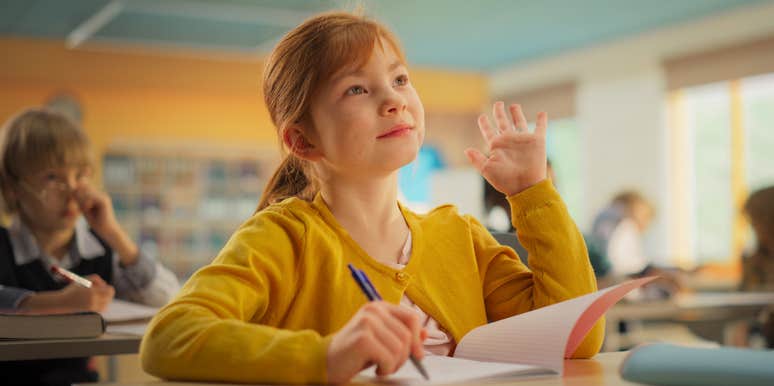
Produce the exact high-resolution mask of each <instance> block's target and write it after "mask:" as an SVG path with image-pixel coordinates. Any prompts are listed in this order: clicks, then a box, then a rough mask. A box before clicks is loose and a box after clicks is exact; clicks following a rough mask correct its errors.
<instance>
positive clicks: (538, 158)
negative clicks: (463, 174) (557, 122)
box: [465, 102, 547, 196]
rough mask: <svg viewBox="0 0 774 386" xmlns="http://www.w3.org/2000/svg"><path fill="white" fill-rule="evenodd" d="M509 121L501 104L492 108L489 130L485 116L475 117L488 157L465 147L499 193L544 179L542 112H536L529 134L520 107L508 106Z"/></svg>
mask: <svg viewBox="0 0 774 386" xmlns="http://www.w3.org/2000/svg"><path fill="white" fill-rule="evenodd" d="M509 109H510V112H511V119H508V117H507V115H506V113H505V106H504V104H503V102H497V103H495V105H494V118H495V122H496V123H497V125H496V127H492V125H491V124H490V123H489V119H488V118H487V116H486V115H481V116H480V117H479V118H478V127H479V129H481V134H482V135H483V136H484V140H485V141H486V144H487V147H488V150H489V152H488V153H489V155H488V156H486V155H484V154H482V153H481V152H480V151H479V150H477V149H473V148H469V149H467V150H465V154H466V155H467V156H468V158H469V159H470V162H471V163H472V164H473V166H475V167H476V169H478V171H479V172H480V173H481V175H483V176H484V178H486V180H487V181H489V183H490V184H491V185H492V186H493V187H494V188H495V189H497V190H498V191H500V192H501V193H503V194H505V195H507V196H510V195H514V194H516V193H519V192H521V191H523V190H525V189H527V188H529V187H530V186H532V185H535V184H537V183H538V182H540V181H542V180H543V179H545V178H546V126H547V117H546V113H538V116H537V123H536V125H535V132H534V133H530V132H529V131H528V127H527V120H526V119H525V118H524V114H523V113H522V111H521V106H519V105H517V104H513V105H511V106H510V108H509Z"/></svg>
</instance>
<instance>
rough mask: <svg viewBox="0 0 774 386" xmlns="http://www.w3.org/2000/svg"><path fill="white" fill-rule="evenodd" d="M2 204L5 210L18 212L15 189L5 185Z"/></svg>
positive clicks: (0, 203)
mask: <svg viewBox="0 0 774 386" xmlns="http://www.w3.org/2000/svg"><path fill="white" fill-rule="evenodd" d="M2 194H3V195H2V202H0V208H3V207H4V208H5V210H7V211H10V212H13V211H16V209H17V207H16V201H17V197H16V190H14V188H12V187H10V186H7V185H5V184H4V186H3V187H2Z"/></svg>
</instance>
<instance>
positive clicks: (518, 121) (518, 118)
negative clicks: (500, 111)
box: [508, 103, 529, 132]
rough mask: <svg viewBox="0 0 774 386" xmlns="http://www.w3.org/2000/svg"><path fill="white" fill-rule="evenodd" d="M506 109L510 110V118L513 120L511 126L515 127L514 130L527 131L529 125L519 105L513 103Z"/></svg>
mask: <svg viewBox="0 0 774 386" xmlns="http://www.w3.org/2000/svg"><path fill="white" fill-rule="evenodd" d="M508 109H509V110H510V111H511V119H512V120H513V126H514V127H515V128H516V131H520V132H527V131H528V130H529V125H528V124H527V118H526V117H525V116H524V111H522V109H521V105H519V104H516V103H514V104H512V105H510V106H509V107H508Z"/></svg>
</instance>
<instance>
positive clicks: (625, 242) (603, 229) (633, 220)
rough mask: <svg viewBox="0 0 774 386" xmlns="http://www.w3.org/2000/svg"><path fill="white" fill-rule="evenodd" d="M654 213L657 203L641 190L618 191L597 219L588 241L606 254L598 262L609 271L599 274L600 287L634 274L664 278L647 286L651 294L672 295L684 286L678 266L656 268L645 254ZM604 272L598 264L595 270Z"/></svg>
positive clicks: (653, 295)
mask: <svg viewBox="0 0 774 386" xmlns="http://www.w3.org/2000/svg"><path fill="white" fill-rule="evenodd" d="M654 214H655V209H654V207H653V205H652V204H651V203H650V202H649V201H648V200H647V199H646V198H645V197H644V196H643V195H642V194H641V193H639V192H637V191H633V190H627V191H622V192H620V193H618V194H616V195H615V196H614V197H613V199H612V200H611V201H610V204H609V205H608V206H607V207H606V208H604V209H603V210H602V211H601V212H600V213H599V214H598V215H597V217H596V218H595V219H594V223H593V225H592V230H591V234H590V235H589V237H588V238H587V239H586V241H587V244H589V245H590V248H593V249H598V250H599V251H600V253H601V254H602V256H603V258H602V259H601V260H600V261H599V262H597V264H604V265H606V266H607V269H606V271H607V272H606V273H605V274H603V275H599V274H598V279H599V280H600V287H604V286H606V285H610V284H614V283H616V282H618V281H620V280H624V279H628V278H632V277H642V276H652V275H657V276H660V277H661V279H660V280H657V281H655V282H652V283H650V284H649V285H647V286H645V288H644V290H645V292H644V294H646V295H647V296H648V297H669V296H671V295H672V294H674V293H676V292H678V291H679V290H680V289H681V288H682V284H681V281H682V278H681V275H682V273H681V272H680V271H679V270H678V269H673V268H661V267H656V266H655V265H654V264H652V262H651V261H650V260H649V259H648V257H647V256H646V254H645V249H644V243H643V235H644V234H645V232H646V231H647V229H648V227H649V226H650V223H651V221H652V220H653V216H654ZM600 271H602V269H601V268H599V267H597V266H596V264H595V272H600Z"/></svg>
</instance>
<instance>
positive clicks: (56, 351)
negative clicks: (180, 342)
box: [0, 332, 142, 361]
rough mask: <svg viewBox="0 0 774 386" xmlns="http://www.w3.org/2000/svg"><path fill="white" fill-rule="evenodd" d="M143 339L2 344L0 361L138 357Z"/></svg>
mask: <svg viewBox="0 0 774 386" xmlns="http://www.w3.org/2000/svg"><path fill="white" fill-rule="evenodd" d="M141 340H142V335H137V334H131V333H117V332H116V333H113V332H108V333H106V334H103V335H101V336H99V337H97V338H89V339H39V340H37V339H36V340H26V339H25V340H5V341H0V361H10V360H25V359H53V358H77V357H90V356H95V355H118V354H136V353H137V352H139V350H140V341H141Z"/></svg>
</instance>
